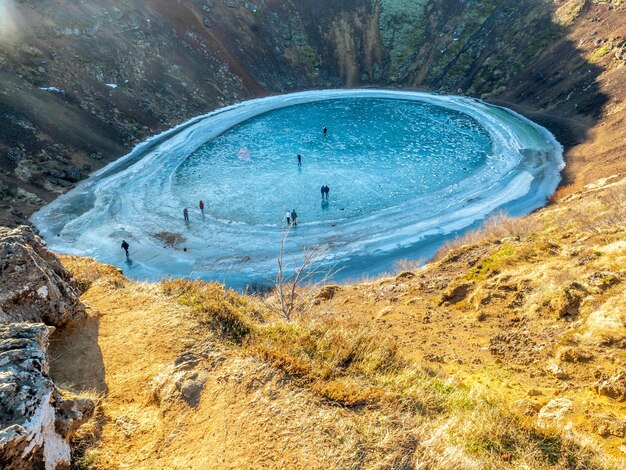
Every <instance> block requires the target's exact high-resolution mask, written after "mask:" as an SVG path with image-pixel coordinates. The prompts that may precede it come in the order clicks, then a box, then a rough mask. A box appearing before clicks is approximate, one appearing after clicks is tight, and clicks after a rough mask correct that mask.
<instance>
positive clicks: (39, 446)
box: [0, 323, 94, 470]
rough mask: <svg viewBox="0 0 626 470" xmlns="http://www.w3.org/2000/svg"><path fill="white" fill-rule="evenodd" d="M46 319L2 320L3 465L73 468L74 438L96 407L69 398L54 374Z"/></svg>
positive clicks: (17, 469) (22, 469)
mask: <svg viewBox="0 0 626 470" xmlns="http://www.w3.org/2000/svg"><path fill="white" fill-rule="evenodd" d="M51 330H54V328H52V327H48V326H46V325H43V324H41V323H37V324H33V323H11V324H0V468H2V469H6V470H26V469H33V468H42V469H43V468H45V469H54V470H60V469H67V468H69V466H70V457H71V450H70V445H69V438H70V437H71V435H72V434H73V433H74V432H75V431H76V429H77V428H78V427H79V426H80V425H81V424H82V423H83V422H85V421H86V420H87V419H89V418H90V417H91V415H92V413H93V410H94V403H93V402H92V401H91V400H88V399H79V400H64V399H63V397H62V396H61V394H60V393H59V391H58V390H57V389H56V387H55V386H54V384H53V383H52V381H51V380H50V378H49V376H48V361H47V358H46V351H47V349H48V335H49V334H50V332H51Z"/></svg>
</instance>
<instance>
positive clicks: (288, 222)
mask: <svg viewBox="0 0 626 470" xmlns="http://www.w3.org/2000/svg"><path fill="white" fill-rule="evenodd" d="M285 222H286V223H287V227H289V226H290V225H291V213H290V212H289V211H287V212H285Z"/></svg>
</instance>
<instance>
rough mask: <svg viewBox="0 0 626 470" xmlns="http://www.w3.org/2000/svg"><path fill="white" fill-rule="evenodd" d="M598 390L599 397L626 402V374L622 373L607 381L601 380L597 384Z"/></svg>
mask: <svg viewBox="0 0 626 470" xmlns="http://www.w3.org/2000/svg"><path fill="white" fill-rule="evenodd" d="M596 390H597V392H598V394H599V395H602V396H605V397H609V398H612V399H613V400H617V401H626V372H623V371H622V372H619V373H617V374H616V375H614V376H613V377H610V378H608V379H606V380H600V381H599V382H598V383H597V384H596Z"/></svg>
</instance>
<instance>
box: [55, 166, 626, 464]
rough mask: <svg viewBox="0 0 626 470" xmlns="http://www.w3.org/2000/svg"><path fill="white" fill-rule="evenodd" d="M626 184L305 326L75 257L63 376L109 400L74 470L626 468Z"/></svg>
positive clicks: (515, 227)
mask: <svg viewBox="0 0 626 470" xmlns="http://www.w3.org/2000/svg"><path fill="white" fill-rule="evenodd" d="M625 184H626V179H624V178H623V176H622V177H614V178H609V179H607V180H605V181H602V182H600V183H599V184H597V185H595V186H590V187H587V188H586V189H585V190H584V191H582V192H578V193H575V194H573V195H572V196H570V197H569V199H567V200H565V201H564V202H563V203H561V204H559V205H557V206H553V207H550V208H547V209H544V210H542V211H540V212H538V213H536V214H535V215H533V216H532V218H529V219H525V220H521V221H520V220H516V221H509V222H507V223H506V224H502V223H500V224H498V225H493V226H490V227H489V229H488V230H487V231H483V232H481V233H478V234H473V235H471V237H468V238H467V239H465V240H464V242H465V243H467V244H464V245H460V246H456V247H453V248H452V249H451V250H450V251H446V252H444V253H442V259H441V260H439V261H437V262H435V263H432V264H429V265H426V266H425V267H423V268H420V269H418V270H415V271H403V272H401V273H400V274H398V275H396V276H393V277H389V278H385V279H381V280H377V281H374V282H371V283H364V284H358V285H346V286H334V287H325V288H323V290H322V292H320V295H319V296H318V297H317V298H316V299H314V301H313V302H312V303H311V304H310V305H308V306H307V308H305V309H304V312H300V313H298V314H297V315H295V318H294V319H292V321H289V322H288V321H285V320H284V319H283V318H281V317H280V316H279V315H277V314H276V310H275V303H276V301H277V299H276V298H275V297H274V296H272V295H269V296H268V297H265V298H258V297H257V298H252V297H247V296H242V295H239V294H236V293H234V292H232V291H227V290H225V289H224V288H223V286H221V285H219V284H217V283H208V284H207V283H203V282H192V281H185V280H167V281H164V282H162V283H158V284H142V283H137V282H134V281H130V280H127V279H126V278H125V277H124V276H123V275H122V274H121V273H120V272H119V271H118V270H117V269H115V268H113V267H109V266H104V265H100V264H98V263H97V262H95V261H93V260H89V259H83V258H77V257H72V256H70V257H64V258H63V262H64V264H65V265H66V266H67V268H68V269H70V271H71V272H72V273H73V274H74V276H76V279H77V282H78V284H79V286H80V288H81V289H82V290H83V292H84V293H83V295H82V297H81V300H82V301H83V302H84V303H85V304H86V305H88V306H89V307H90V313H91V321H92V323H91V326H90V327H89V328H87V329H86V330H85V329H78V330H75V331H73V332H72V331H65V332H64V333H62V334H61V335H57V336H56V337H53V339H52V342H51V356H52V357H53V358H54V360H53V362H52V367H51V376H52V377H53V378H54V380H55V381H56V382H57V383H61V384H64V387H66V388H68V389H70V390H72V391H75V392H82V391H84V390H90V389H95V390H96V391H98V392H99V393H100V394H101V397H102V398H101V404H100V407H99V413H98V416H97V418H96V419H94V420H93V421H92V423H91V427H90V428H89V427H87V428H86V429H85V428H82V431H81V432H80V433H81V436H80V438H79V440H78V441H77V442H76V446H77V447H76V448H77V453H76V457H77V460H76V462H75V463H76V465H77V466H78V465H82V466H83V467H80V468H84V467H87V466H93V467H94V468H100V469H116V468H181V467H182V468H216V467H220V468H221V467H224V466H225V467H229V468H242V467H246V468H261V467H262V468H285V467H287V468H435V469H448V468H458V469H471V468H494V469H495V468H503V466H504V465H506V466H507V468H509V467H510V468H533V469H542V468H546V469H547V468H552V469H565V468H590V469H592V468H593V469H596V468H597V469H600V468H614V469H617V468H622V467H623V463H624V450H623V449H624V445H623V439H624V436H625V435H626V434H625V432H626V431H625V429H626V423H625V422H624V420H623V414H624V411H625V409H624V406H625V405H624V400H626V386H625V382H624V374H623V368H624V367H625V365H626V362H625V361H626V357H625V356H624V347H623V346H624V339H625V338H624V322H625V318H624V295H623V294H624V289H623V282H624V279H625V278H626V271H624V266H625V256H626V251H625V248H626V225H625V223H626V201H625V200H624V194H626V193H625V192H624V186H625ZM573 213H576V214H577V217H572V214H573ZM561 220H566V221H567V224H568V225H567V226H566V229H565V230H564V229H563V228H562V227H563V224H561V223H560V221H561ZM503 237H504V238H503Z"/></svg>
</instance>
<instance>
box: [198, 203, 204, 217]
mask: <svg viewBox="0 0 626 470" xmlns="http://www.w3.org/2000/svg"><path fill="white" fill-rule="evenodd" d="M198 206H199V207H200V212H202V215H204V201H203V200H202V199H200V204H198Z"/></svg>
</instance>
